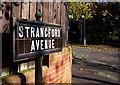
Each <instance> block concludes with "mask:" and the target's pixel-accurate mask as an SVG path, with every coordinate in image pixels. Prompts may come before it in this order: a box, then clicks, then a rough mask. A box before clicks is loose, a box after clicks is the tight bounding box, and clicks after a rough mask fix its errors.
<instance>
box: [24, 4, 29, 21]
mask: <svg viewBox="0 0 120 85" xmlns="http://www.w3.org/2000/svg"><path fill="white" fill-rule="evenodd" d="M22 19H29V2H23V3H22Z"/></svg>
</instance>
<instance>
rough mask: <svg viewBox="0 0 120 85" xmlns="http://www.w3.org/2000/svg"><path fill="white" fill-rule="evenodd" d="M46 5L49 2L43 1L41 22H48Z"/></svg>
mask: <svg viewBox="0 0 120 85" xmlns="http://www.w3.org/2000/svg"><path fill="white" fill-rule="evenodd" d="M48 5H49V3H48V2H44V3H43V10H44V11H43V22H48V20H49V19H48V18H49V16H48V15H49V9H48Z"/></svg>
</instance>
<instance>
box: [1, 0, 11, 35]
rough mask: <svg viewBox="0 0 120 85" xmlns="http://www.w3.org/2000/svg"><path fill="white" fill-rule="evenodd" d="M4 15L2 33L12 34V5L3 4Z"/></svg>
mask: <svg viewBox="0 0 120 85" xmlns="http://www.w3.org/2000/svg"><path fill="white" fill-rule="evenodd" d="M3 6H4V7H3V10H4V13H3V14H2V33H10V24H9V23H10V22H9V21H10V16H11V15H10V6H11V3H8V2H6V3H3ZM8 8H9V9H8Z"/></svg>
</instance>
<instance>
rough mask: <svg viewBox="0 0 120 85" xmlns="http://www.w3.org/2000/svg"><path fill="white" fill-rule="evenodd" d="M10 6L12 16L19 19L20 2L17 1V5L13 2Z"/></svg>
mask: <svg viewBox="0 0 120 85" xmlns="http://www.w3.org/2000/svg"><path fill="white" fill-rule="evenodd" d="M12 6H13V7H12V16H13V17H16V18H18V19H20V10H21V3H20V2H19V3H18V5H16V3H14V4H13V5H12Z"/></svg>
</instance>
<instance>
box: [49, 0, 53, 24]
mask: <svg viewBox="0 0 120 85" xmlns="http://www.w3.org/2000/svg"><path fill="white" fill-rule="evenodd" d="M49 23H53V2H49Z"/></svg>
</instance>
